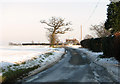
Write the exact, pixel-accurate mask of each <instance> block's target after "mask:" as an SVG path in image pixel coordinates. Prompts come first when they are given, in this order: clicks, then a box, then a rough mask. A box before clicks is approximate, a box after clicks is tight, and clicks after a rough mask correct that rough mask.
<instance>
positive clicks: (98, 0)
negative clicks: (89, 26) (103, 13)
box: [85, 0, 100, 24]
mask: <svg viewBox="0 0 120 84" xmlns="http://www.w3.org/2000/svg"><path fill="white" fill-rule="evenodd" d="M99 3H100V0H98V2H97V4H96V5H95V7H94V9H93V11H92V13H91V14H90V16H89V17H88V19H87V21H86V22H85V24H86V23H87V22H88V21H89V20H90V19H91V18H92V16H93V14H94V13H95V11H96V9H97V7H98V5H99Z"/></svg>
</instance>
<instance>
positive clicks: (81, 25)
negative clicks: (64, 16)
mask: <svg viewBox="0 0 120 84" xmlns="http://www.w3.org/2000/svg"><path fill="white" fill-rule="evenodd" d="M80 28H81V40H82V25H81V27H80Z"/></svg>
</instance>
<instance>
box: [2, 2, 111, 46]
mask: <svg viewBox="0 0 120 84" xmlns="http://www.w3.org/2000/svg"><path fill="white" fill-rule="evenodd" d="M98 2H99V3H98ZM97 3H98V5H97V8H96V10H95V11H94V12H93V10H94V9H95V7H96V4H97ZM109 3H110V2H109V0H0V18H1V19H0V34H1V35H0V36H2V37H0V38H1V39H0V41H1V42H2V43H4V44H7V43H8V42H31V41H32V40H33V41H36V42H48V40H47V38H46V32H47V31H46V30H45V29H44V27H46V26H45V25H43V24H41V23H40V20H44V19H45V20H48V19H49V18H50V17H52V16H56V17H62V18H65V19H66V21H71V22H72V24H73V25H72V26H71V27H72V28H73V29H74V30H73V31H72V32H68V33H66V34H65V35H60V36H59V38H60V39H61V41H65V39H68V38H76V39H78V40H80V26H81V25H82V27H83V38H84V37H85V35H86V34H92V33H91V32H90V30H89V28H90V25H94V24H99V23H100V22H103V21H105V20H106V13H107V5H108V4H109ZM91 13H93V14H92V16H91ZM90 16H91V18H90V19H89V20H88V18H89V17H90Z"/></svg>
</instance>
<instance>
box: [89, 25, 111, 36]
mask: <svg viewBox="0 0 120 84" xmlns="http://www.w3.org/2000/svg"><path fill="white" fill-rule="evenodd" d="M90 30H93V31H94V32H95V33H96V35H97V37H106V36H109V35H110V34H111V33H110V31H108V30H106V29H105V25H104V23H100V24H98V25H91V28H90Z"/></svg>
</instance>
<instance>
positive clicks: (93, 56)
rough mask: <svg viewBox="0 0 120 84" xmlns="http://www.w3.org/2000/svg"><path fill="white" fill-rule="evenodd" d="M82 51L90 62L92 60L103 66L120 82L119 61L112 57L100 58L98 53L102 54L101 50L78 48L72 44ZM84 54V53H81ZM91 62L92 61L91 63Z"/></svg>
mask: <svg viewBox="0 0 120 84" xmlns="http://www.w3.org/2000/svg"><path fill="white" fill-rule="evenodd" d="M73 48H76V49H78V50H80V51H82V52H83V53H85V54H86V55H85V56H87V57H88V58H89V59H90V60H91V62H94V63H96V64H98V65H100V66H103V67H104V68H106V69H107V71H108V72H109V73H110V74H111V75H112V76H113V77H114V78H115V79H116V80H117V81H118V82H120V63H119V62H118V61H117V60H116V59H115V58H114V57H111V58H100V56H99V55H103V52H99V53H96V52H92V51H89V50H88V49H85V48H78V46H73ZM83 55H84V54H83ZM91 64H92V63H91ZM91 66H92V65H91Z"/></svg>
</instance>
